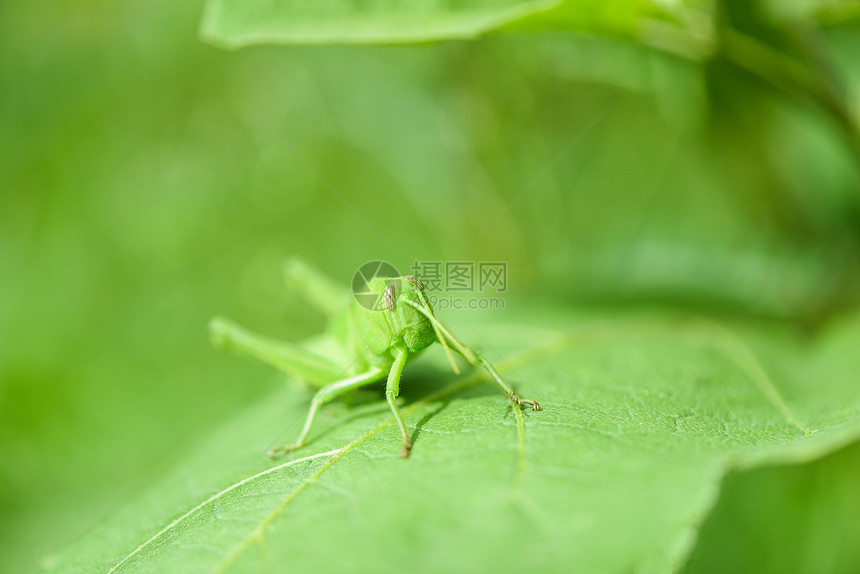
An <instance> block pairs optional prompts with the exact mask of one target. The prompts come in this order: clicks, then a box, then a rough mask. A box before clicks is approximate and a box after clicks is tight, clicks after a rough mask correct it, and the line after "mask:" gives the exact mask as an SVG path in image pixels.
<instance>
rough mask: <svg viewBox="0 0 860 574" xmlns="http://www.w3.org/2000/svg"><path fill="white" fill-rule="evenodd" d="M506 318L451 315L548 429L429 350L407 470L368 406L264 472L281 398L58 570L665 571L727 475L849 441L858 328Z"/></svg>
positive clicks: (855, 402)
mask: <svg viewBox="0 0 860 574" xmlns="http://www.w3.org/2000/svg"><path fill="white" fill-rule="evenodd" d="M455 315H456V314H454V313H446V316H455ZM482 316H484V315H482ZM511 316H514V317H517V316H518V317H520V319H519V320H517V321H516V322H515V323H502V322H493V323H477V324H475V323H473V325H472V326H471V327H470V326H468V325H467V324H466V322H467V321H466V319H471V317H469V316H467V315H465V314H464V313H461V314H460V315H459V316H457V317H458V318H459V319H460V320H459V325H456V324H455V327H459V328H458V329H457V330H456V331H455V333H459V335H460V336H461V338H462V339H464V340H465V341H468V342H473V343H480V342H485V345H484V351H485V354H486V356H487V357H488V358H489V359H490V360H491V361H493V362H495V363H496V365H497V366H498V367H499V370H500V371H502V372H503V374H504V375H505V376H506V377H507V378H508V379H509V380H510V381H511V382H512V383H513V384H514V386H515V387H517V388H518V389H519V390H521V391H522V394H524V395H528V396H531V397H533V398H536V399H538V400H539V401H541V403H542V405H543V407H544V410H543V411H541V412H524V413H522V416H520V414H519V412H518V411H513V410H512V409H511V408H510V406H508V405H507V404H506V401H505V399H504V398H503V397H502V396H501V395H500V394H499V393H498V391H497V390H496V389H495V388H494V387H493V386H492V385H490V384H487V383H485V381H484V380H483V379H482V378H481V375H480V373H472V374H466V375H463V376H460V377H457V376H454V375H451V374H448V373H449V370H448V369H446V364H445V358H444V356H443V353H442V352H441V351H440V350H438V349H433V350H431V352H428V353H427V354H426V355H425V356H423V357H422V358H421V359H419V360H418V361H416V362H414V363H410V365H409V366H408V367H407V370H406V372H405V374H404V381H403V384H402V388H403V395H402V398H403V400H404V404H405V405H406V406H405V408H404V410H403V412H404V415H405V417H406V420H407V424H408V425H409V426H410V428H411V429H412V431H413V442H414V448H413V451H412V456H411V458H410V459H409V460H405V461H404V460H401V459H400V458H399V456H398V454H399V441H400V438H399V436H398V433H397V430H396V428H395V427H394V426H393V425H392V422H393V421H392V420H391V417H390V413H389V411H388V409H387V406H386V405H385V402H384V401H382V400H379V399H378V398H377V399H376V400H371V401H369V402H363V403H362V404H361V405H360V406H357V407H353V408H351V409H347V408H346V407H345V406H343V405H342V404H340V403H335V404H332V405H330V406H328V407H326V408H325V409H324V411H323V413H322V417H321V418H322V419H324V420H323V422H322V424H320V425H319V426H318V427H315V430H314V432H313V433H312V436H311V443H310V444H309V445H308V447H307V448H306V450H305V451H300V452H298V453H295V455H294V456H295V457H296V458H295V459H294V460H286V461H275V462H272V461H269V460H268V459H267V458H266V457H265V456H264V455H263V453H264V452H265V451H266V449H267V447H268V446H270V445H271V444H272V443H280V442H286V441H289V440H290V439H292V438H293V435H294V434H295V433H296V432H297V426H298V422H300V419H301V417H302V416H303V415H304V412H305V409H306V408H307V400H308V396H309V391H305V392H301V391H298V392H297V390H296V388H290V389H285V390H283V391H282V392H279V393H277V394H276V395H274V396H272V397H271V398H270V399H269V400H267V401H265V402H264V403H262V404H259V405H257V406H256V407H254V408H253V409H251V410H249V411H248V412H245V413H242V414H241V415H239V416H238V417H237V418H236V420H234V421H232V422H230V423H229V424H226V425H225V426H224V427H223V429H222V430H221V431H220V432H219V433H218V434H217V435H216V436H213V437H212V438H211V440H210V441H208V442H207V443H206V444H204V445H202V446H201V448H200V449H199V451H198V452H196V453H195V454H193V455H191V456H189V457H188V459H187V461H186V462H185V463H184V464H182V465H181V467H180V468H178V469H177V470H176V471H174V472H173V473H171V474H170V475H169V476H167V477H166V478H165V479H164V480H163V481H161V482H160V483H159V484H157V485H155V486H153V488H152V489H151V490H150V491H149V492H148V493H147V494H145V495H144V496H142V497H141V499H139V500H138V501H137V502H135V503H134V504H132V505H130V506H129V507H128V508H127V509H126V510H125V511H124V512H122V513H121V514H119V515H117V516H115V517H114V518H113V519H112V520H110V521H108V522H106V523H105V524H103V525H102V526H101V527H99V528H98V529H97V530H96V531H95V532H93V533H92V534H91V535H89V536H87V537H86V538H84V539H83V540H81V541H80V543H79V544H77V545H76V546H74V547H73V548H70V549H69V550H68V551H67V552H66V553H64V554H63V555H61V556H59V557H58V558H56V559H55V560H54V561H53V568H52V571H53V572H94V571H100V572H223V571H230V572H266V571H269V567H271V568H272V569H273V570H277V571H290V572H313V571H319V570H320V569H321V568H324V569H326V570H329V571H343V570H349V571H363V572H385V571H410V572H449V571H461V572H474V571H479V570H480V571H517V572H537V571H540V572H551V571H553V572H554V571H559V572H562V571H563V572H569V571H577V572H632V571H636V572H662V571H668V570H669V569H670V568H672V567H678V566H679V565H680V564H682V563H683V562H684V560H685V558H686V556H687V555H688V553H689V552H690V550H691V548H692V546H693V543H694V541H695V540H696V536H697V532H698V529H699V526H700V525H701V524H702V522H703V521H704V520H705V518H706V517H707V515H708V512H709V510H710V509H711V507H712V506H713V505H714V504H715V501H716V499H717V496H718V493H719V490H720V484H721V481H722V479H723V477H724V476H725V475H726V474H727V473H729V472H730V471H731V470H732V469H736V468H752V467H757V466H761V465H764V464H773V463H795V462H803V461H809V460H814V459H817V458H819V457H822V456H824V455H825V454H827V453H828V452H831V451H833V450H834V449H836V448H838V447H840V446H843V445H846V444H850V443H852V442H853V441H855V440H856V439H857V437H858V436H860V388H858V386H857V385H856V373H857V372H860V364H858V362H860V359H858V355H857V353H856V349H857V347H858V344H860V315H855V316H853V317H852V318H849V319H847V320H844V321H843V322H841V323H837V324H836V325H834V326H831V327H830V329H829V330H827V331H826V332H823V333H822V334H820V335H819V336H818V337H816V338H815V339H813V340H810V339H808V338H805V337H804V336H802V334H800V333H798V332H796V331H793V330H791V329H789V328H786V327H780V326H774V325H765V324H756V325H752V324H748V323H736V324H732V325H731V326H727V325H724V324H721V323H717V322H714V321H710V320H706V319H699V318H684V317H671V316H670V317H666V316H660V315H652V314H644V313H643V314H642V315H641V317H638V318H637V317H626V318H624V319H614V318H613V317H611V316H610V315H608V314H605V313H604V314H597V315H593V316H584V315H583V316H570V315H566V314H562V313H559V312H558V311H557V310H551V309H548V310H544V309H540V308H529V309H521V310H518V311H517V310H515V309H508V310H506V311H505V317H511ZM501 318H502V316H501V315H496V316H495V319H496V320H497V321H498V320H499V319H501ZM249 372H256V371H249ZM245 382H246V381H242V380H238V381H218V382H217V383H213V385H214V386H215V387H217V385H226V384H244V383H245Z"/></svg>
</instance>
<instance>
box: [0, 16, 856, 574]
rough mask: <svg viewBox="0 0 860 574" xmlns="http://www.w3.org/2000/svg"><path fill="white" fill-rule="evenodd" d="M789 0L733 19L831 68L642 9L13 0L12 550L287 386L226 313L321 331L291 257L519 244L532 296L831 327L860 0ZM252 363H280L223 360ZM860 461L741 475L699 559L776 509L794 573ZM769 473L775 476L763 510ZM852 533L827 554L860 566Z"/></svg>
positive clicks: (521, 284)
mask: <svg viewBox="0 0 860 574" xmlns="http://www.w3.org/2000/svg"><path fill="white" fill-rule="evenodd" d="M772 4H773V3H751V4H750V6H756V7H757V8H756V9H753V8H749V9H747V8H743V7H742V6H741V4H740V3H735V2H727V3H725V5H724V6H723V5H722V4H721V10H722V11H723V12H722V16H721V17H720V18H719V19H718V21H719V22H721V23H722V24H721V25H724V26H725V27H726V29H727V30H728V29H735V30H738V29H739V30H742V31H744V32H745V33H746V34H748V35H749V37H752V38H757V39H758V40H759V41H761V42H762V43H764V44H765V45H769V46H772V47H774V48H773V49H774V50H776V51H777V52H778V53H780V54H783V55H785V57H786V58H787V61H789V62H792V63H791V65H790V66H789V68H790V69H796V68H798V67H799V68H800V69H803V70H806V72H804V74H811V75H810V77H812V78H813V80H814V81H815V82H820V83H819V84H815V85H814V86H813V87H812V88H810V89H809V90H806V91H804V90H802V89H801V90H798V89H797V86H796V85H795V84H792V82H791V81H786V78H785V77H783V76H780V73H779V70H778V69H774V68H771V67H767V66H765V70H764V71H765V73H762V71H763V70H762V69H758V70H757V69H756V66H754V65H753V66H744V65H743V62H742V61H739V60H738V58H737V57H733V56H731V55H727V54H722V53H719V52H717V53H716V54H714V55H713V56H712V57H706V58H691V57H685V56H684V55H680V56H679V55H678V54H675V53H671V52H670V51H665V50H657V49H654V48H653V47H646V46H644V45H641V44H638V43H635V42H628V41H624V40H621V39H617V38H613V37H612V36H611V35H600V34H596V35H595V34H591V35H576V34H570V33H566V32H562V31H555V32H553V31H549V32H546V31H543V32H538V31H531V30H519V31H509V32H507V33H502V34H496V35H490V36H487V37H485V38H482V39H480V40H477V41H454V42H446V43H437V44H426V45H420V46H400V47H371V46H358V47H288V48H287V47H255V48H248V49H243V50H239V51H236V52H228V51H223V50H221V49H219V48H216V47H213V46H210V45H207V44H205V43H203V42H201V41H200V40H199V38H198V26H199V21H200V17H201V10H202V4H201V3H184V4H183V3H179V4H177V3H169V2H152V3H145V4H139V3H138V4H135V3H131V2H119V3H117V2H112V3H108V2H89V3H76V2H62V3H50V4H49V3H43V2H35V3H6V4H4V6H2V7H0V450H2V462H0V545H2V551H0V571H3V572H21V571H31V570H35V569H36V568H37V567H38V565H39V563H40V561H43V560H45V559H46V558H47V557H48V556H50V555H51V554H52V553H55V552H57V551H58V550H59V549H61V548H62V547H63V546H64V545H65V544H67V543H69V542H71V541H73V540H74V539H75V538H76V537H78V536H80V535H82V534H84V533H85V532H86V531H87V530H88V529H89V528H91V527H92V526H93V525H94V524H96V523H98V522H99V521H100V520H102V519H103V518H104V517H106V516H108V515H110V514H111V513H112V512H113V511H115V510H116V508H117V507H119V506H121V505H122V504H123V502H124V501H126V500H128V499H129V498H131V497H134V496H135V495H136V493H138V492H140V491H141V490H142V489H143V487H144V486H145V485H147V484H148V483H149V482H150V481H152V480H153V479H154V478H155V477H157V476H159V475H160V474H161V473H162V472H164V471H165V470H166V469H169V468H171V467H172V466H173V465H174V464H176V463H177V461H178V460H181V458H182V456H183V453H185V452H187V451H188V450H189V449H192V448H193V447H194V445H195V444H197V443H198V442H199V441H201V440H202V439H203V438H204V437H205V436H207V433H209V432H211V430H212V429H214V428H217V427H218V426H219V425H220V424H221V423H222V422H223V421H224V420H226V419H227V418H229V417H230V415H231V413H234V412H235V411H236V410H237V409H238V408H241V407H242V405H246V404H250V403H252V402H254V401H256V400H259V399H260V398H261V397H264V396H266V394H268V393H269V392H271V390H272V389H273V388H275V387H276V386H277V385H278V384H280V383H279V381H278V380H277V377H275V376H270V375H269V374H268V371H267V370H266V369H265V367H256V366H254V367H249V366H248V365H247V364H245V363H243V362H240V361H236V360H233V359H232V358H230V357H227V356H224V355H222V354H219V353H217V352H215V351H213V350H212V349H211V348H210V346H209V341H208V338H207V334H206V323H207V321H208V319H209V318H210V317H211V316H212V315H215V314H223V315H227V316H231V317H235V318H237V319H240V320H241V322H242V323H244V324H247V325H249V326H250V327H253V328H255V329H257V330H260V331H264V332H267V333H271V334H275V335H278V336H282V337H283V338H285V339H290V340H298V339H301V338H303V337H306V336H309V335H311V334H313V333H315V332H317V331H318V330H319V329H320V328H321V327H322V320H321V318H319V317H318V316H317V315H316V314H314V313H313V312H312V311H310V310H308V309H306V308H304V307H303V306H302V305H301V303H300V302H299V301H296V300H294V299H293V298H292V296H291V295H290V294H289V293H288V292H286V290H285V289H284V288H283V287H282V285H281V278H280V263H281V261H282V260H283V258H285V257H286V256H288V255H299V256H301V257H303V258H305V259H307V260H308V261H311V262H313V263H314V264H315V265H317V266H319V267H320V268H322V269H324V270H325V271H327V272H328V273H330V274H331V275H333V276H335V277H338V278H341V279H343V281H344V282H346V281H348V279H349V278H350V277H351V275H352V273H353V271H354V270H355V268H356V267H358V266H359V265H360V264H361V263H364V262H365V261H367V260H371V259H384V260H388V261H391V262H392V263H394V264H395V265H397V266H399V267H400V268H401V269H403V270H405V269H408V268H409V267H410V266H411V265H412V263H413V262H414V261H416V260H422V261H436V260H440V261H446V260H456V261H505V262H507V264H508V281H509V291H510V292H511V293H510V296H511V297H513V298H519V299H540V300H541V301H545V302H547V304H548V305H557V306H565V307H572V306H583V305H599V306H621V307H623V306H630V305H637V304H653V303H654V302H658V303H661V304H666V305H671V306H672V307H673V308H685V309H691V310H694V311H696V312H706V313H712V314H715V315H720V314H730V315H753V316H756V317H761V318H766V319H768V320H774V321H779V322H790V323H796V324H799V325H802V326H803V327H804V328H806V329H809V331H810V332H811V333H814V332H816V330H817V329H819V328H821V327H823V326H826V325H827V324H829V323H830V322H831V321H832V320H834V319H835V318H838V317H839V315H840V314H843V313H846V312H849V311H851V310H852V309H856V306H857V303H858V299H860V287H858V279H860V274H859V273H858V270H860V265H858V263H860V146H858V141H860V134H858V132H857V122H856V117H857V110H858V107H860V104H858V102H860V99H858V93H860V91H858V88H860V65H858V61H860V20H858V19H857V18H854V17H853V16H852V15H856V14H857V11H856V10H854V11H853V12H852V10H851V9H849V8H850V7H849V8H845V9H844V10H841V11H839V10H832V11H827V10H824V9H822V10H820V11H818V12H815V13H814V14H815V15H816V17H815V18H813V17H812V16H810V14H812V12H808V13H807V12H800V11H798V12H797V13H796V14H795V13H789V14H788V15H787V16H786V15H780V16H779V17H777V16H774V12H773V11H770V12H769V11H768V10H770V9H771V8H773V5H772ZM837 4H841V3H837ZM825 8H827V6H825ZM776 12H779V10H777V11H776ZM789 12H790V11H789ZM822 14H823V15H822ZM833 14H835V15H836V16H833ZM846 14H847V16H846ZM798 46H800V47H801V48H798ZM741 60H742V58H741ZM767 70H770V71H771V72H773V75H771V74H769V73H767ZM769 76H770V77H769ZM822 94H823V95H822ZM249 368H259V371H258V372H259V373H260V375H261V376H260V377H259V378H258V380H259V385H258V386H248V385H235V386H230V385H224V384H222V383H223V381H229V380H231V373H235V374H236V377H234V378H235V379H236V380H238V379H239V378H240V377H239V376H238V374H239V373H240V372H247V370H248V369H249ZM245 378H246V379H247V377H245ZM831 459H832V460H831ZM858 463H860V453H858V450H857V449H856V448H850V449H848V450H846V451H843V452H841V453H838V454H837V455H833V457H830V458H829V459H826V460H825V461H821V462H820V463H816V464H813V465H805V466H799V467H794V468H791V469H775V470H773V471H772V472H771V471H754V472H752V473H748V474H739V475H737V476H736V477H733V479H732V482H731V484H729V485H728V486H727V495H726V497H725V498H724V499H723V500H722V501H721V503H720V504H721V506H719V507H718V510H717V512H715V514H714V516H713V517H712V518H711V520H710V521H709V522H708V524H707V527H706V529H705V530H704V531H703V532H704V534H703V536H704V538H703V541H702V543H701V544H700V546H699V547H697V549H696V552H695V554H694V560H693V561H692V562H691V565H690V569H691V571H695V569H696V568H699V569H702V570H715V571H716V570H721V569H720V568H715V565H716V564H717V562H716V558H715V557H718V556H722V555H724V553H725V547H726V546H725V545H729V544H736V543H737V542H736V541H733V540H732V538H731V535H732V534H731V533H737V532H739V531H742V530H739V529H742V528H743V524H750V523H754V521H755V520H759V521H761V522H762V523H764V524H770V525H771V526H772V527H773V529H772V530H769V531H768V532H770V533H771V534H772V536H771V537H767V536H763V537H762V539H761V540H759V541H757V543H756V544H757V545H758V546H759V550H758V551H757V552H753V553H751V554H750V555H749V556H747V557H746V558H745V559H744V561H743V563H744V564H746V565H748V566H751V565H755V568H753V571H755V570H756V569H758V570H759V571H761V570H767V569H771V570H772V571H780V570H779V568H780V566H781V565H783V564H785V562H784V560H786V555H785V554H782V555H781V558H780V560H782V561H779V560H776V561H775V559H774V556H775V554H774V553H775V552H776V550H775V549H777V548H780V547H791V548H798V547H799V546H798V545H800V544H801V543H802V542H803V541H805V540H808V539H809V536H808V532H805V531H804V529H803V528H801V527H799V526H798V527H796V528H795V527H794V526H793V525H794V524H795V523H796V521H797V517H798V516H803V514H802V511H801V510H798V508H797V505H798V504H801V503H799V502H798V500H800V497H803V496H806V495H808V496H809V497H810V498H809V499H804V500H806V503H808V504H810V505H811V506H812V507H815V508H819V507H817V506H815V501H816V500H817V499H816V498H814V497H815V496H817V495H821V496H828V497H830V499H833V498H834V497H836V498H835V500H839V501H842V502H843V503H844V504H836V503H831V504H830V506H827V505H826V504H825V506H824V507H825V508H831V510H832V511H831V512H829V513H825V514H824V515H823V517H822V516H819V517H818V518H817V519H816V520H817V524H818V526H817V527H816V528H817V530H816V532H818V534H817V535H816V536H818V537H822V536H823V537H825V538H826V532H830V531H833V532H842V536H847V537H848V540H849V541H850V540H853V541H857V540H858V539H860V534H858V532H857V530H856V523H855V525H854V529H853V530H851V528H850V524H851V523H852V521H851V516H857V515H860V514H857V513H855V512H858V513H860V503H858V500H857V497H856V492H854V490H853V489H852V485H856V484H857V479H858V478H860V476H858V475H860V472H858V470H857V469H858V466H860V465H858ZM822 469H825V470H822ZM804 481H807V482H809V481H812V482H813V483H815V484H818V485H819V487H818V488H796V487H797V485H798V484H800V485H803V484H805V483H804ZM821 484H824V486H821ZM775 485H776V486H775ZM780 485H781V486H780ZM792 488H794V490H792ZM750 489H752V490H750ZM745 492H747V493H748V492H763V493H769V495H771V497H772V500H768V499H767V497H766V496H765V497H764V498H762V497H758V498H757V500H759V501H760V502H761V501H764V502H761V504H760V505H759V506H758V508H757V510H756V512H755V513H754V514H755V517H756V518H748V519H745V521H743V523H742V524H741V523H739V522H738V521H739V516H740V514H739V512H737V510H738V509H740V508H746V509H747V513H749V512H752V511H751V510H749V509H750V508H751V506H750V504H749V501H748V500H746V499H745V495H744V493H745ZM852 493H853V498H851V496H852ZM809 501H811V502H809ZM799 513H800V514H799ZM852 513H854V514H852ZM780 517H783V518H780ZM785 517H789V518H785ZM791 517H793V518H791ZM792 520H793V521H794V522H792ZM751 521H752V522H751ZM774 524H778V525H780V526H773V525H774ZM780 527H782V530H780ZM828 528H829V529H831V530H827V529H828ZM846 528H847V530H846ZM822 529H824V530H822ZM822 532H824V533H825V534H822ZM846 532H847V534H846ZM842 540H843V541H845V539H842ZM786 541H795V543H793V544H792V543H791V542H789V543H787V542H786ZM848 546H850V544H848V543H846V545H844V546H842V545H840V546H839V548H837V549H834V548H832V547H830V546H828V545H826V544H824V545H821V544H819V546H818V547H816V550H815V552H819V554H820V555H827V553H828V552H829V553H830V554H829V555H830V556H831V557H833V556H836V558H833V560H835V561H836V562H835V563H836V564H853V566H854V568H858V567H860V566H858V565H860V557H857V556H856V555H852V554H851V553H850V551H846V548H847V547H848ZM804 548H805V547H804ZM798 552H801V550H798ZM846 552H847V554H846ZM840 560H841V561H842V562H840ZM788 563H789V564H790V563H791V562H788ZM751 567H752V566H751Z"/></svg>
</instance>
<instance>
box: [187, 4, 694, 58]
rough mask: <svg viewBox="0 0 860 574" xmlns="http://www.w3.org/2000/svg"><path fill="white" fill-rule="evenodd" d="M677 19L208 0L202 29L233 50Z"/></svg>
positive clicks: (573, 7) (520, 7)
mask: <svg viewBox="0 0 860 574" xmlns="http://www.w3.org/2000/svg"><path fill="white" fill-rule="evenodd" d="M680 10H681V8H680V7H678V8H677V10H675V12H679V11H680ZM678 16H679V14H675V13H674V12H673V11H668V10H666V8H665V7H664V6H661V5H659V4H657V3H654V2H652V1H650V0H604V1H599V0H575V1H571V0H567V1H564V0H466V1H461V2H447V1H442V0H413V1H412V2H394V1H390V0H384V1H377V2H372V3H367V2H359V1H358V0H327V1H321V2H308V1H304V2H301V1H296V0H249V1H239V0H209V2H207V4H206V9H205V12H204V14H203V22H202V26H201V34H202V35H203V37H204V38H206V39H207V40H209V41H211V42H213V43H216V44H221V45H224V46H227V47H233V48H235V47H239V46H247V45H253V44H368V43H375V44H393V43H410V42H427V41H434V40H451V39H463V38H474V37H475V36H478V35H480V34H484V33H486V32H489V31H492V30H496V29H499V28H504V27H511V28H519V29H555V30H576V31H579V32H605V33H609V34H611V35H615V36H623V37H637V36H638V35H639V33H640V31H641V29H642V25H643V23H644V22H645V19H646V18H647V19H664V20H665V19H669V20H676V19H677V17H678Z"/></svg>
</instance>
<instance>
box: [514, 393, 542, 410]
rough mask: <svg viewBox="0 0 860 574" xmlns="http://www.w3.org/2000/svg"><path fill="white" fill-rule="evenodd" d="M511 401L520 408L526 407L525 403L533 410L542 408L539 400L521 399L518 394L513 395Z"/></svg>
mask: <svg viewBox="0 0 860 574" xmlns="http://www.w3.org/2000/svg"><path fill="white" fill-rule="evenodd" d="M511 401H512V402H513V403H514V404H515V405H517V406H518V407H520V408H524V407H525V405H529V406H531V408H532V410H533V411H539V410H542V409H541V408H540V405H539V404H538V402H537V401H533V400H531V399H521V398H520V397H518V396H517V395H511Z"/></svg>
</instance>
